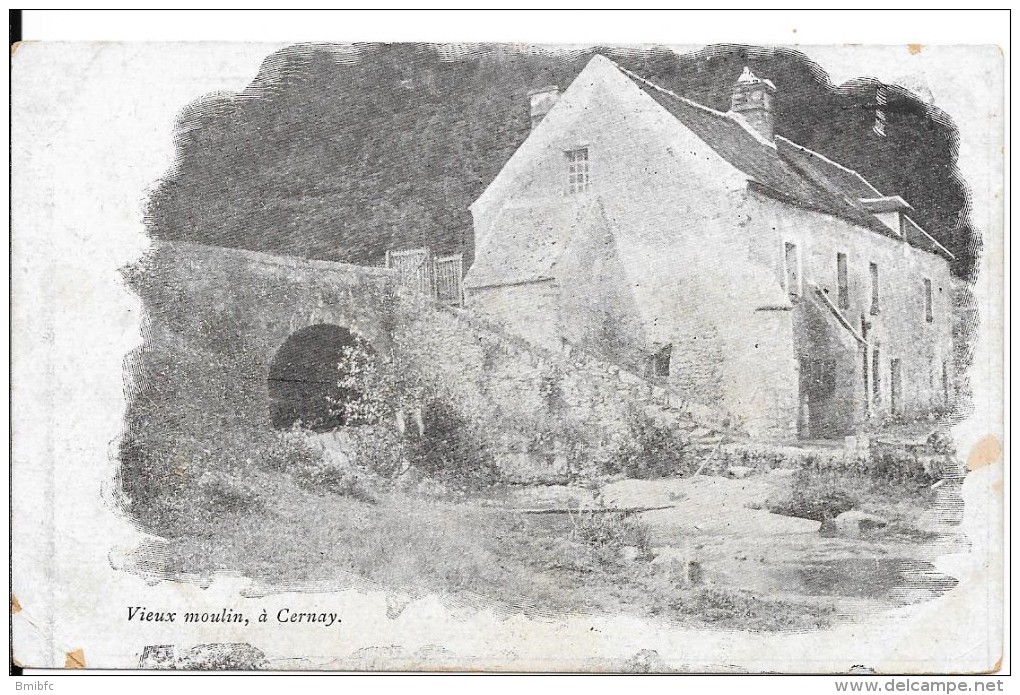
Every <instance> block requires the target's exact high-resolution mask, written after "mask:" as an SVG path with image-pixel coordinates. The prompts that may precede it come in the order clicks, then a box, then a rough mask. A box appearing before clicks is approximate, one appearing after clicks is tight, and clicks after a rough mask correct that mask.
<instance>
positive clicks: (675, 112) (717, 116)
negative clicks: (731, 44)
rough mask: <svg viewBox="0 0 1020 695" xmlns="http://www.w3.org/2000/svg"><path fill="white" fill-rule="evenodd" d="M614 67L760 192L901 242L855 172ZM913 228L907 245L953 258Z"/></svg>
mask: <svg viewBox="0 0 1020 695" xmlns="http://www.w3.org/2000/svg"><path fill="white" fill-rule="evenodd" d="M616 67H617V68H619V70H620V71H621V72H622V73H623V74H625V75H627V76H628V77H630V78H631V80H633V81H634V83H635V84H637V86H638V87H640V88H641V89H642V91H644V92H645V93H646V94H648V95H649V96H651V97H652V98H653V99H654V100H655V101H656V102H657V103H658V104H659V105H660V106H662V107H663V108H664V109H666V111H667V112H669V113H670V114H671V115H672V116H674V117H675V118H676V119H677V120H678V121H679V122H680V123H681V124H682V125H684V126H685V127H686V128H687V129H689V130H690V131H691V132H693V133H694V134H695V135H697V136H698V137H699V138H700V139H701V140H702V141H704V142H705V144H706V145H708V146H709V147H711V148H712V149H713V150H714V151H715V152H716V153H717V154H719V156H720V157H722V158H723V159H725V160H726V161H727V162H729V163H730V164H731V165H732V166H734V167H735V168H737V169H739V170H740V171H742V172H744V173H745V174H746V175H747V176H748V177H750V179H751V180H752V181H753V182H755V183H756V184H757V186H756V188H757V189H758V190H760V191H762V192H764V193H766V194H769V195H773V196H775V197H777V198H779V199H781V200H783V201H785V202H788V203H791V204H793V205H798V206H801V207H805V208H808V209H811V210H815V211H818V212H823V213H826V214H829V215H833V216H835V217H839V218H842V219H845V220H848V221H850V222H853V223H854V224H857V225H860V226H863V227H866V228H868V229H871V230H872V231H875V232H877V233H879V234H883V235H885V236H891V237H894V238H899V237H898V236H897V234H896V233H895V232H894V231H893V230H891V229H889V228H888V227H887V226H886V225H885V224H883V223H882V221H881V220H879V219H878V218H876V217H875V216H874V215H873V214H872V213H871V211H870V210H868V208H867V206H866V205H865V204H864V203H863V202H862V199H864V200H868V199H874V198H881V197H884V196H883V194H882V193H881V192H880V191H879V190H878V189H877V188H875V187H874V186H872V185H871V184H870V183H869V182H868V181H867V179H865V178H864V177H863V176H861V175H860V174H858V173H857V172H855V171H853V170H852V169H848V168H846V167H844V166H842V165H840V164H837V163H836V162H833V161H832V160H830V159H828V158H826V157H825V156H823V155H821V154H819V153H817V152H814V151H813V150H810V149H808V148H806V147H803V146H801V145H798V144H796V143H794V142H791V141H790V140H787V139H786V138H784V137H781V136H777V137H776V138H775V141H774V142H769V141H767V140H765V138H763V137H762V136H761V135H760V134H758V133H757V132H755V131H754V130H753V128H752V127H751V126H750V125H748V124H747V123H746V122H745V121H744V120H743V118H742V117H741V116H739V115H737V114H734V113H723V112H721V111H716V110H715V109H710V108H708V107H707V106H702V105H701V104H698V103H696V102H693V101H691V100H690V99H685V98H684V97H681V96H679V95H678V94H675V93H673V92H671V91H669V90H667V89H664V88H662V87H659V86H658V85H656V84H653V83H652V82H649V81H648V80H645V79H644V78H642V77H640V76H638V75H636V74H634V73H633V72H631V71H629V70H627V69H626V68H623V67H620V66H619V65H617V66H616ZM913 226H914V227H915V228H916V231H917V232H919V234H918V233H912V234H910V235H907V241H908V242H909V243H911V244H912V245H914V246H917V247H919V248H921V249H924V250H927V251H932V252H934V253H940V254H942V255H947V254H948V257H949V258H952V254H950V253H949V252H948V251H947V250H946V249H945V248H943V247H942V246H940V245H938V242H935V240H934V239H932V238H931V237H930V236H929V235H928V234H927V233H925V232H924V231H923V230H921V228H920V227H917V225H913ZM921 235H923V238H922V237H921ZM933 242H934V243H935V244H936V246H938V249H937V250H936V249H935V248H934V247H933V246H932V243H933Z"/></svg>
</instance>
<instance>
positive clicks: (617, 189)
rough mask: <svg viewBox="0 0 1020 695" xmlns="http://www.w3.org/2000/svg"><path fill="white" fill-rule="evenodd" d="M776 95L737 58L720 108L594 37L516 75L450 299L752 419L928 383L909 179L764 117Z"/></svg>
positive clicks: (941, 280)
mask: <svg viewBox="0 0 1020 695" xmlns="http://www.w3.org/2000/svg"><path fill="white" fill-rule="evenodd" d="M781 98H782V95H781V94H778V93H777V89H776V86H775V85H773V84H772V83H771V82H770V81H769V80H766V79H761V78H759V77H757V76H755V75H754V74H752V73H751V72H750V71H749V70H746V69H745V71H744V73H743V74H742V75H740V76H739V78H738V79H737V80H736V82H735V84H734V85H733V91H732V103H731V108H730V110H729V111H728V112H725V113H723V112H720V111H716V110H713V109H710V108H707V107H704V106H701V105H699V104H696V103H694V102H692V101H690V100H687V99H685V98H682V97H680V96H678V95H676V94H674V93H672V92H669V91H667V90H665V89H662V88H660V87H657V86H656V85H654V84H651V83H650V82H647V81H645V80H644V79H642V78H640V77H639V76H637V75H634V74H632V73H630V72H628V71H627V70H625V69H623V68H621V67H619V66H617V65H616V64H614V63H613V62H612V61H610V60H609V59H607V58H605V57H602V56H596V57H594V58H592V60H591V61H590V62H589V63H588V65H587V66H586V67H585V68H584V70H583V71H582V72H581V73H580V74H579V75H578V76H577V78H576V79H575V80H574V82H573V83H572V84H571V85H570V87H569V88H568V89H566V90H565V91H564V92H563V93H562V94H560V93H559V92H558V90H557V89H556V88H555V87H550V88H547V89H544V90H539V91H537V92H535V93H533V94H532V96H531V109H532V112H531V116H532V132H531V134H530V135H529V137H528V138H527V139H526V140H525V142H524V143H523V144H522V145H521V146H520V148H519V149H518V150H517V151H516V152H515V153H514V155H513V156H512V157H511V158H510V160H509V161H508V162H507V163H506V164H505V166H504V167H503V169H502V170H501V171H500V173H499V174H498V175H497V177H496V178H495V180H493V181H492V183H491V184H490V185H489V186H488V188H486V190H485V191H484V193H483V194H482V195H481V196H480V197H479V198H478V199H477V200H476V201H475V202H474V204H473V205H472V206H471V211H472V214H473V218H474V234H475V249H476V252H475V261H474V263H473V265H472V267H471V268H470V269H469V271H468V273H467V276H466V278H465V281H464V287H465V295H466V299H465V301H466V304H467V307H468V309H469V310H470V311H472V312H474V313H476V314H479V315H481V316H483V317H485V318H487V319H490V320H492V321H497V322H499V323H502V324H503V325H504V326H505V327H506V328H507V329H508V330H512V331H513V332H515V333H517V334H519V335H521V336H524V337H525V338H527V339H528V340H530V341H532V342H534V343H538V344H541V345H545V346H548V347H552V348H557V349H559V348H562V346H563V345H564V344H570V345H576V346H578V347H579V348H581V349H584V350H586V351H588V352H590V353H592V354H595V355H597V356H599V357H601V358H602V359H605V360H608V361H611V362H614V363H616V364H619V365H620V366H622V367H626V368H628V369H630V370H635V371H640V372H641V373H642V374H644V375H646V376H648V377H649V378H651V379H654V380H658V381H660V382H662V383H664V384H665V385H667V386H669V387H670V388H671V389H674V390H676V391H677V392H679V393H681V394H683V395H684V396H685V397H688V398H690V399H691V400H692V401H694V402H699V403H704V404H707V405H711V406H714V407H715V408H717V409H718V410H720V411H722V412H724V413H725V414H726V415H728V416H729V417H731V418H732V419H733V422H735V423H737V424H738V425H739V426H740V427H741V428H743V429H745V430H746V431H747V432H749V433H751V434H754V435H758V436H765V437H769V438H776V439H789V438H793V437H797V436H800V437H812V438H816V437H836V436H842V435H846V434H852V433H854V432H856V431H859V429H860V428H861V426H862V425H863V424H864V423H866V422H868V421H869V420H871V419H873V418H881V417H886V416H890V415H898V416H904V417H914V416H918V415H923V414H925V413H927V412H930V411H931V410H933V409H935V408H938V407H939V406H940V405H942V404H944V403H946V401H948V399H949V397H950V393H949V392H950V383H951V374H950V373H949V370H950V369H951V364H952V360H951V350H952V326H951V313H950V312H951V306H950V270H949V261H950V260H951V259H952V255H951V254H950V253H949V252H948V251H947V250H946V249H945V248H943V247H942V246H941V245H940V244H939V243H938V242H936V241H935V240H934V239H933V238H932V237H931V236H929V235H928V234H927V233H926V232H925V231H924V230H923V229H921V228H920V227H919V226H918V225H917V224H916V223H915V222H914V221H913V220H912V219H911V207H910V204H909V203H908V202H907V201H905V200H903V199H902V198H900V197H898V196H895V195H888V194H887V193H883V192H881V191H879V190H877V189H876V188H875V187H874V186H872V185H871V184H869V183H868V181H866V180H865V179H864V178H863V177H862V176H860V175H859V174H857V173H856V172H854V171H852V170H850V169H848V168H846V167H843V166H841V165H840V164H838V163H836V162H833V161H831V160H829V159H827V158H825V157H824V156H822V155H820V154H818V153H816V152H813V151H811V150H809V149H807V148H804V147H801V146H799V145H797V144H796V143H793V142H791V141H789V140H787V139H785V138H783V137H780V136H777V135H775V134H774V132H773V120H774V103H775V100H777V99H781Z"/></svg>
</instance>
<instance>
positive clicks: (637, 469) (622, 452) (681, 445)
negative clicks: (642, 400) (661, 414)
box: [607, 411, 698, 478]
mask: <svg viewBox="0 0 1020 695" xmlns="http://www.w3.org/2000/svg"><path fill="white" fill-rule="evenodd" d="M627 426H628V432H627V434H626V435H625V436H624V438H623V441H622V442H621V444H620V446H619V447H618V448H617V450H616V452H615V455H614V456H613V459H612V461H611V462H610V464H609V468H610V470H608V471H607V472H609V473H624V474H625V475H627V476H629V477H632V478H661V477H666V476H688V475H691V474H692V473H694V471H695V470H696V469H697V463H698V462H697V461H696V460H695V459H694V457H693V456H692V455H691V453H692V449H691V441H690V437H689V435H688V434H687V432H685V431H684V430H682V429H680V427H679V426H678V425H677V424H676V423H674V422H671V421H670V422H667V423H662V422H659V421H657V420H655V419H654V418H652V417H650V416H649V415H648V414H646V413H645V412H644V411H635V412H634V413H632V414H631V416H630V418H629V419H628V423H627Z"/></svg>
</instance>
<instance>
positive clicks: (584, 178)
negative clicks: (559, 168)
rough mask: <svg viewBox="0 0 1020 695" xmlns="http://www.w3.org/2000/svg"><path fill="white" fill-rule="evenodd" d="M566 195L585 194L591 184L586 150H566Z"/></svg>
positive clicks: (582, 148)
mask: <svg viewBox="0 0 1020 695" xmlns="http://www.w3.org/2000/svg"><path fill="white" fill-rule="evenodd" d="M566 154H567V193H569V194H570V195H574V194H575V193H587V192H588V186H589V185H590V184H591V175H590V174H589V172H588V148H587V147H579V148H577V149H574V150H567V153H566Z"/></svg>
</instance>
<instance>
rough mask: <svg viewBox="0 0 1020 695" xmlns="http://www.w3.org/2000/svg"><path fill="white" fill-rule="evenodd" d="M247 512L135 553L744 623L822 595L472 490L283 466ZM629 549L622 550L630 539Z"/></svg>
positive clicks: (569, 608) (468, 595)
mask: <svg viewBox="0 0 1020 695" xmlns="http://www.w3.org/2000/svg"><path fill="white" fill-rule="evenodd" d="M275 485H276V486H277V487H276V489H275V490H273V491H272V495H268V496H267V497H269V498H270V499H272V500H273V501H272V502H271V503H270V504H268V505H266V506H264V507H263V508H261V509H260V510H258V511H257V512H255V515H254V517H253V513H252V512H250V511H249V512H245V513H243V514H242V513H236V514H235V513H227V514H224V515H223V516H221V517H220V518H219V519H218V520H217V521H216V522H215V523H210V524H209V526H208V527H207V528H206V529H204V530H202V531H200V532H199V533H195V532H194V531H192V532H191V533H189V534H188V535H186V536H184V535H182V536H180V537H177V538H172V539H168V540H166V541H162V542H159V543H158V544H155V545H152V546H150V547H148V548H146V549H143V551H141V552H140V554H139V557H138V558H137V561H138V568H139V569H141V570H143V571H148V572H151V573H155V574H159V575H163V576H181V575H190V576H196V575H197V576H210V575H212V574H214V573H216V572H230V573H237V574H241V575H243V576H247V577H251V578H254V579H258V580H260V581H263V582H266V583H268V584H271V585H275V586H279V587H294V586H298V585H301V584H305V583H316V584H317V585H321V584H320V583H321V582H323V581H325V582H327V583H329V584H330V585H331V586H336V587H338V588H339V587H343V586H358V585H362V586H363V585H365V584H366V583H367V584H369V585H375V586H378V587H382V588H388V589H396V590H403V591H408V592H409V593H412V594H421V593H424V592H430V593H438V594H441V595H447V596H455V597H457V598H458V599H460V600H464V599H467V600H469V601H474V602H476V603H478V604H484V605H489V606H495V607H497V608H505V609H508V610H517V611H521V610H523V611H526V612H533V613H543V614H549V613H552V614H561V613H565V612H580V613H620V612H625V613H628V614H637V615H645V616H658V617H660V618H664V619H667V620H670V621H675V622H681V623H685V624H695V625H711V626H715V627H724V628H733V629H744V630H804V629H814V628H820V627H824V626H826V625H828V624H829V622H830V621H831V620H832V619H833V617H834V614H835V609H834V607H833V606H832V605H830V604H829V603H827V602H825V601H817V600H814V601H804V602H797V601H789V600H785V599H784V600H777V599H775V598H766V597H765V595H763V594H758V595H756V594H754V593H751V592H749V591H744V590H741V589H740V588H737V587H732V586H731V587H722V586H718V585H714V584H697V583H692V582H690V581H688V578H689V577H688V575H683V576H681V574H678V572H677V569H676V566H675V565H671V564H668V563H653V562H651V561H650V559H651V558H650V556H649V555H647V554H646V553H645V554H644V555H643V552H644V551H642V549H641V548H639V547H637V546H630V547H628V548H627V550H624V548H625V547H626V546H627V545H628V544H630V543H636V544H638V545H640V544H641V543H642V539H641V535H642V534H641V533H640V524H634V523H633V522H630V521H624V520H621V519H618V518H615V517H614V518H608V519H604V520H601V521H598V522H595V526H596V528H582V529H581V532H578V531H577V530H575V524H576V523H579V522H580V523H581V524H582V525H584V524H585V523H587V522H585V520H583V519H580V520H579V519H578V517H576V516H575V517H574V518H571V517H569V516H567V515H565V514H554V515H545V514H543V515H529V514H522V513H520V512H517V511H514V510H512V509H507V508H505V507H499V506H493V505H486V504H482V503H480V502H479V501H478V500H473V501H464V502H452V501H441V500H428V499H420V498H418V497H415V496H409V495H405V494H400V493H390V494H386V495H383V496H382V497H381V498H380V500H379V502H378V503H376V504H369V503H365V502H362V501H358V500H355V499H352V498H350V497H345V496H341V495H337V494H332V493H316V492H313V491H309V490H308V489H306V488H304V487H302V486H300V485H298V484H297V483H296V482H295V481H293V480H291V479H290V478H289V476H287V475H281V476H280V477H279V479H278V480H277V481H276V483H275ZM631 547H632V548H634V549H633V550H631V549H630V548H631Z"/></svg>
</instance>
